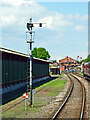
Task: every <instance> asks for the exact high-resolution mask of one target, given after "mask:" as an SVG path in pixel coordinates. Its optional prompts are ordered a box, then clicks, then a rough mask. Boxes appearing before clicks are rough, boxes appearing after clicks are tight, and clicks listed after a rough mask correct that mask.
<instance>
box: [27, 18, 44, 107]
mask: <svg viewBox="0 0 90 120" xmlns="http://www.w3.org/2000/svg"><path fill="white" fill-rule="evenodd" d="M33 27H46V23H32V18H30V22H29V23H27V29H28V32H29V33H30V41H27V43H29V44H30V83H29V84H30V106H32V105H33V101H32V100H33V99H32V43H34V41H32V33H33V31H32V28H33Z"/></svg>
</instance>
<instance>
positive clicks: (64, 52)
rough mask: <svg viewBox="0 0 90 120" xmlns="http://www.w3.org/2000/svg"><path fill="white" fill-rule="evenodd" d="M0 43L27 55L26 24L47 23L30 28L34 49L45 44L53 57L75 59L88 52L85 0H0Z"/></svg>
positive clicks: (86, 4)
mask: <svg viewBox="0 0 90 120" xmlns="http://www.w3.org/2000/svg"><path fill="white" fill-rule="evenodd" d="M0 16H1V17H0V46H2V47H4V48H8V49H11V50H15V51H18V52H22V53H27V54H29V44H27V40H28V39H29V34H26V31H27V27H26V24H27V22H28V21H29V18H30V17H32V21H33V22H37V23H40V22H42V23H46V27H42V28H39V27H38V28H33V31H34V32H35V33H33V40H34V43H33V48H34V47H44V48H46V50H47V51H48V52H49V54H50V55H51V58H50V59H51V60H52V59H62V58H64V57H65V56H69V57H72V58H74V59H76V57H77V56H80V57H82V58H86V57H87V55H88V1H87V0H82V1H81V0H79V2H77V1H74V2H72V1H70V2H69V1H67V0H65V2H62V1H59V0H57V1H54V0H49V2H45V1H42V0H40V1H38V0H36V1H34V0H33V1H31V0H8V1H7V0H1V2H0Z"/></svg>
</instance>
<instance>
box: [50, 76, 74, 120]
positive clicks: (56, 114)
mask: <svg viewBox="0 0 90 120" xmlns="http://www.w3.org/2000/svg"><path fill="white" fill-rule="evenodd" d="M67 76H68V75H67ZM68 77H69V76H68ZM69 79H70V81H71V83H72V85H71V88H70V91H69V93H68V95H67V97H66V99H65V100H64V102H63V104H62V105H61V106H60V108H59V109H58V111H57V112H56V113H55V115H54V116H53V118H52V120H55V119H56V117H57V116H58V114H59V113H60V111H61V110H62V109H63V107H64V106H65V104H66V103H67V100H68V99H69V97H70V95H71V93H72V90H73V87H74V82H73V81H72V80H71V78H70V77H69Z"/></svg>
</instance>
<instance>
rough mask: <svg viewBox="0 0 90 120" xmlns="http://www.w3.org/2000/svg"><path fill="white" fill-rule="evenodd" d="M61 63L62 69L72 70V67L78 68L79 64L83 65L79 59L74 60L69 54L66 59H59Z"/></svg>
mask: <svg viewBox="0 0 90 120" xmlns="http://www.w3.org/2000/svg"><path fill="white" fill-rule="evenodd" d="M59 64H60V71H65V70H72V69H75V70H77V66H80V65H81V64H80V63H79V62H78V61H77V60H74V59H73V58H71V57H68V56H66V58H64V59H61V60H59Z"/></svg>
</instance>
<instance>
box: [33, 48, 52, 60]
mask: <svg viewBox="0 0 90 120" xmlns="http://www.w3.org/2000/svg"><path fill="white" fill-rule="evenodd" d="M32 56H33V57H36V58H40V59H44V60H48V59H49V58H50V55H49V53H48V51H46V49H45V48H43V47H39V48H34V49H33V51H32Z"/></svg>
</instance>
